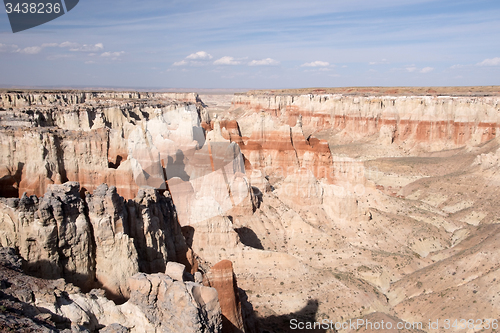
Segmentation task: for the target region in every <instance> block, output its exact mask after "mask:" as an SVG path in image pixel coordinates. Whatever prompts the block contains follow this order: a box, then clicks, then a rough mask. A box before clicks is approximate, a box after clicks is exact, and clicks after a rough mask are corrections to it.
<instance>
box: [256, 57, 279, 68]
mask: <svg viewBox="0 0 500 333" xmlns="http://www.w3.org/2000/svg"><path fill="white" fill-rule="evenodd" d="M279 64H280V62H279V61H277V60H274V59H271V58H266V59H262V60H252V61H250V62H249V63H248V66H276V65H279Z"/></svg>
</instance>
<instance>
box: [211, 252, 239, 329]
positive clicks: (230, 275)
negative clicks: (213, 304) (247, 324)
mask: <svg viewBox="0 0 500 333" xmlns="http://www.w3.org/2000/svg"><path fill="white" fill-rule="evenodd" d="M206 278H207V279H206V282H205V284H206V285H207V286H209V287H212V288H215V289H216V290H217V292H218V294H219V304H220V308H221V311H222V332H223V333H241V332H244V330H245V329H244V324H243V317H242V314H241V303H240V299H239V296H238V295H239V293H238V286H237V284H236V277H235V276H234V272H233V263H232V262H231V261H229V260H222V261H221V262H219V263H217V264H215V265H214V266H213V267H212V268H211V269H210V272H208V273H207V275H206Z"/></svg>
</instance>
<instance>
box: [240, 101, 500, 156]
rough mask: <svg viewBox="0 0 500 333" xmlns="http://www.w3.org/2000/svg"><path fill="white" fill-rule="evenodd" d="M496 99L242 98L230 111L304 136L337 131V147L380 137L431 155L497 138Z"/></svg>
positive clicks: (388, 141) (382, 139)
mask: <svg viewBox="0 0 500 333" xmlns="http://www.w3.org/2000/svg"><path fill="white" fill-rule="evenodd" d="M497 105H498V98H496V97H450V96H437V97H432V96H380V97H364V96H344V95H341V94H317V95H312V94H310V95H292V94H290V95H278V96H272V95H271V96H269V95H267V96H266V95H258V94H256V95H243V94H239V95H237V96H235V98H234V100H233V108H242V109H244V110H247V111H252V112H261V111H266V112H269V113H270V114H273V115H274V116H275V117H278V118H280V119H281V120H282V121H283V122H284V123H286V124H288V125H290V126H293V125H295V123H296V121H297V119H300V118H301V119H302V123H303V126H304V128H305V129H306V130H307V132H308V133H313V132H317V131H321V130H325V129H328V130H333V131H336V132H338V134H337V137H338V140H340V142H353V141H356V140H359V139H361V138H366V137H373V136H376V137H378V138H379V139H380V140H381V141H383V142H386V143H406V144H408V145H409V147H410V148H411V147H413V146H415V145H419V144H422V146H424V147H428V148H431V149H433V150H439V149H444V148H453V147H457V146H463V145H466V144H467V145H474V144H479V143H481V142H485V141H488V140H490V139H492V138H495V137H496V136H497V132H498V127H499V125H498V124H499V118H498V115H497V109H498V106H497Z"/></svg>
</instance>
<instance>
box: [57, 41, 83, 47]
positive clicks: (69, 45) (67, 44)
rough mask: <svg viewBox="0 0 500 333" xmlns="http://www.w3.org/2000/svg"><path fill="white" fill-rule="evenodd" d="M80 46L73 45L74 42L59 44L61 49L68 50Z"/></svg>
mask: <svg viewBox="0 0 500 333" xmlns="http://www.w3.org/2000/svg"><path fill="white" fill-rule="evenodd" d="M79 46H80V45H79V44H78V43H72V42H63V43H61V44H59V47H68V48H77V47H79Z"/></svg>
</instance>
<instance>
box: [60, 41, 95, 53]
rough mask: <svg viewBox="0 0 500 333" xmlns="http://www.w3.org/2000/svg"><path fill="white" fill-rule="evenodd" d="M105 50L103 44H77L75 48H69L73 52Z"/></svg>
mask: <svg viewBox="0 0 500 333" xmlns="http://www.w3.org/2000/svg"><path fill="white" fill-rule="evenodd" d="M63 44H64V43H63ZM75 44H76V43H75ZM61 47H65V46H61ZM103 49H104V45H103V44H102V43H97V44H94V45H87V44H83V45H78V44H76V45H73V46H69V50H70V51H72V52H99V51H101V50H103Z"/></svg>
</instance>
